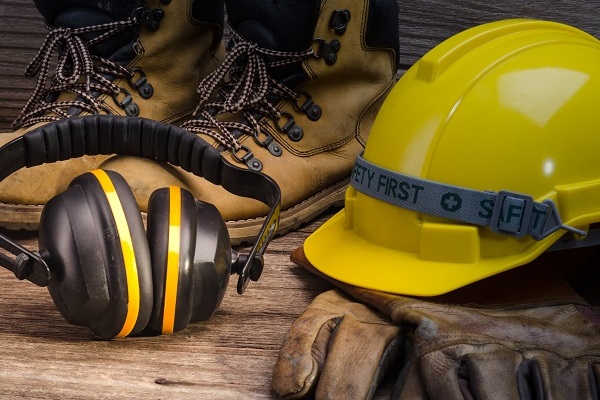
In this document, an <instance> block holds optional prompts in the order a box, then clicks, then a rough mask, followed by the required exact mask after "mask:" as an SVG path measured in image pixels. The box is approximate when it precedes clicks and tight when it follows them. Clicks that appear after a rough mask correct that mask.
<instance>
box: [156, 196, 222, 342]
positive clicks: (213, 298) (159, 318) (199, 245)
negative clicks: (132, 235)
mask: <svg viewBox="0 0 600 400" xmlns="http://www.w3.org/2000/svg"><path fill="white" fill-rule="evenodd" d="M147 236H148V243H149V245H150V251H151V259H152V269H153V278H154V307H153V311H152V317H151V320H150V324H149V327H150V328H151V329H153V330H155V331H158V332H161V333H170V332H175V331H178V330H181V329H183V328H185V327H186V326H187V325H188V324H189V323H190V322H196V321H202V320H206V319H208V318H209V317H210V316H211V315H212V314H213V313H214V312H215V310H216V309H217V308H218V306H219V304H220V303H221V300H222V299H223V296H224V294H225V291H226V289H227V284H228V282H229V275H230V271H231V244H230V241H229V234H228V231H227V228H226V226H225V222H224V221H223V218H222V217H221V215H220V214H219V212H218V211H217V209H216V208H215V207H214V206H211V205H207V204H205V203H202V202H200V201H198V200H195V199H194V197H193V196H192V194H191V193H190V192H188V191H187V190H185V189H181V188H178V187H170V188H163V189H159V190H157V191H155V192H154V193H153V194H152V196H150V200H149V204H148V227H147Z"/></svg>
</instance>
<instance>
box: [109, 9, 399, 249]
mask: <svg viewBox="0 0 600 400" xmlns="http://www.w3.org/2000/svg"><path fill="white" fill-rule="evenodd" d="M225 5H226V8H227V14H228V17H229V22H230V25H231V27H232V42H231V43H230V45H231V46H230V52H229V54H228V56H227V59H226V60H225V61H224V63H223V64H222V65H221V67H220V68H219V69H218V70H217V71H215V72H214V73H213V74H212V75H211V76H209V77H208V78H207V79H206V80H205V81H203V83H202V84H201V86H200V88H199V92H200V94H201V99H202V100H201V104H200V106H199V107H198V109H197V110H196V113H195V117H196V119H193V120H191V121H188V122H186V123H185V124H184V125H183V127H185V128H187V129H188V130H191V131H192V132H195V133H197V134H200V135H202V137H204V138H205V139H207V140H209V141H211V142H212V143H214V145H215V147H218V148H220V149H221V150H222V151H223V153H222V154H223V156H224V157H225V158H226V159H227V160H228V161H229V162H231V163H232V164H235V165H237V166H239V167H241V168H252V169H256V170H261V171H262V172H264V173H265V174H267V175H269V176H271V177H272V178H273V179H274V180H275V181H276V182H277V183H278V184H279V186H280V187H281V192H282V214H281V217H282V219H281V223H280V229H279V233H280V234H281V233H284V232H287V231H289V230H291V229H294V228H296V227H298V226H299V225H300V224H301V223H303V222H305V221H308V220H310V219H311V218H313V217H315V216H316V215H317V214H319V213H321V212H322V211H324V210H326V209H327V208H329V207H331V206H333V205H343V197H344V191H345V189H346V186H347V184H348V182H349V175H350V172H351V170H352V167H353V165H354V160H355V158H356V155H357V154H358V152H359V151H361V150H362V149H363V147H364V145H365V141H366V139H367V136H368V135H369V130H370V128H371V125H372V122H373V119H374V117H375V115H376V113H377V111H378V109H379V107H380V104H381V103H382V101H383V99H384V97H385V96H386V94H387V93H388V90H389V89H390V87H391V86H392V85H393V83H394V77H395V73H396V65H397V57H398V16H397V13H398V11H397V3H396V0H360V1H359V0H357V1H345V0H323V1H320V0H296V1H287V2H271V1H264V0H226V1H225ZM222 85H224V86H222ZM219 87H221V89H220V90H219ZM102 166H103V168H107V169H113V170H116V171H119V172H120V173H122V174H123V175H125V177H126V178H127V179H128V182H129V184H130V185H131V186H132V187H133V190H134V193H135V195H136V198H137V200H138V203H139V205H140V207H141V208H142V209H143V210H144V209H145V208H146V203H147V199H148V197H149V196H150V194H151V193H152V191H153V190H155V189H156V188H158V187H161V186H167V185H170V184H174V185H180V186H183V187H185V188H187V189H188V190H190V191H191V192H192V193H193V194H194V195H195V196H196V197H197V198H199V199H202V200H204V201H207V202H210V203H212V204H214V205H215V206H216V207H217V208H218V209H219V210H220V212H221V213H222V215H223V217H224V218H225V220H226V221H227V224H228V228H229V230H230V235H231V238H232V241H233V242H234V243H240V242H243V241H246V240H249V239H251V238H252V237H254V236H255V235H256V234H257V232H258V230H259V228H260V226H261V223H262V218H261V217H263V216H264V215H265V214H266V213H267V209H266V207H265V206H264V205H262V204H261V203H259V202H257V201H252V200H248V199H246V198H240V197H236V196H234V195H231V194H229V193H228V192H226V191H224V190H223V189H222V188H220V187H217V186H214V185H212V184H210V183H208V182H206V181H204V180H203V179H201V178H197V177H194V176H193V175H191V174H189V173H186V172H183V171H182V170H181V169H179V168H175V167H172V166H170V165H165V164H156V163H153V162H151V161H148V160H144V159H134V158H132V157H126V156H116V157H113V158H110V159H109V160H107V161H106V162H104V163H103V165H102ZM141 171H143V176H142V175H140V174H141V173H142V172H141Z"/></svg>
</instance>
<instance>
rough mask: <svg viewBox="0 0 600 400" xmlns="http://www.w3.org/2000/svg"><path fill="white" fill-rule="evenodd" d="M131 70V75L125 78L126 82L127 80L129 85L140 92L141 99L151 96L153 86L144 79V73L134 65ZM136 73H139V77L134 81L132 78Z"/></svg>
mask: <svg viewBox="0 0 600 400" xmlns="http://www.w3.org/2000/svg"><path fill="white" fill-rule="evenodd" d="M131 72H133V76H131V77H130V78H127V82H129V85H130V86H131V87H133V88H135V89H136V90H137V91H138V93H139V94H140V97H142V98H143V99H149V98H151V97H152V95H153V94H154V87H152V85H151V84H150V83H149V82H148V80H147V79H146V74H145V73H144V71H143V70H142V69H141V68H139V67H135V68H133V69H132V70H131ZM137 73H139V74H140V78H139V79H138V80H136V81H135V82H134V81H133V78H134V77H135V75H136V74H137Z"/></svg>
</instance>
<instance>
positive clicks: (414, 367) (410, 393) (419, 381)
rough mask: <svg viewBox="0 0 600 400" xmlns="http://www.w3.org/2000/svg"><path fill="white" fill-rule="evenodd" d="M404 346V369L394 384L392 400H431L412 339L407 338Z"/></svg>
mask: <svg viewBox="0 0 600 400" xmlns="http://www.w3.org/2000/svg"><path fill="white" fill-rule="evenodd" d="M403 344H404V346H403V350H402V354H403V355H404V363H403V368H402V370H401V371H400V374H399V375H398V379H397V380H396V382H395V384H394V390H393V391H392V395H391V396H390V399H402V400H430V397H429V395H428V394H427V388H426V385H425V382H423V377H422V376H421V372H420V370H419V365H418V362H417V360H416V358H415V357H414V354H415V349H414V345H413V341H412V338H411V337H410V336H406V339H405V340H403Z"/></svg>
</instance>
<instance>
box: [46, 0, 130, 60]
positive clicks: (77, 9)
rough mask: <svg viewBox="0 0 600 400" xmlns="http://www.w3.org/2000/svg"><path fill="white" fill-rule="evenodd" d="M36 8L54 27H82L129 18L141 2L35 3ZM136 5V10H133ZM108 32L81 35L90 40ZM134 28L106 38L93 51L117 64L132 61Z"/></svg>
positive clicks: (92, 48)
mask: <svg viewBox="0 0 600 400" xmlns="http://www.w3.org/2000/svg"><path fill="white" fill-rule="evenodd" d="M35 2H36V6H37V7H38V9H39V10H40V12H41V13H42V15H43V16H44V18H45V19H46V21H48V23H49V24H50V25H51V26H53V27H61V28H83V27H86V26H94V25H101V24H107V23H111V22H116V21H119V20H123V19H126V18H128V17H129V16H130V15H131V14H132V13H133V10H134V9H135V7H137V5H138V3H139V2H138V1H122V2H118V3H117V4H118V6H112V5H111V2H110V1H106V0H105V1H97V0H94V1H87V3H90V4H89V7H86V5H87V4H86V1H81V0H79V1H77V2H74V1H71V2H74V3H78V4H77V5H76V6H72V5H70V4H69V3H71V2H69V1H65V0H63V1H43V0H36V1H35ZM134 6H135V7H134ZM105 32H106V31H96V32H89V33H85V34H83V35H82V37H83V39H84V40H85V41H89V40H91V39H93V38H95V37H97V36H99V35H102V34H104V33H105ZM135 36H136V34H135V29H134V28H128V29H125V30H122V31H119V32H118V33H116V34H114V35H111V36H109V37H107V38H106V39H103V40H102V41H100V42H98V43H96V44H95V45H93V46H92V47H91V48H90V52H91V53H92V54H95V55H97V56H100V57H103V58H108V59H111V60H113V61H116V62H129V61H130V60H131V58H133V57H134V55H135V54H134V51H133V48H132V46H131V44H132V43H133V41H134V39H135Z"/></svg>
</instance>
